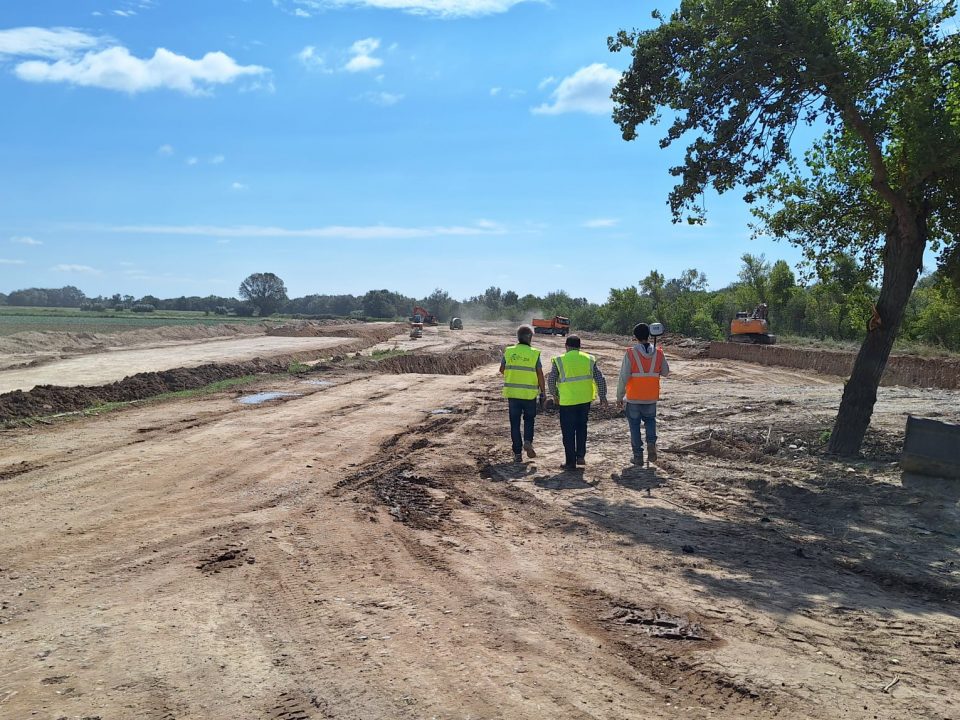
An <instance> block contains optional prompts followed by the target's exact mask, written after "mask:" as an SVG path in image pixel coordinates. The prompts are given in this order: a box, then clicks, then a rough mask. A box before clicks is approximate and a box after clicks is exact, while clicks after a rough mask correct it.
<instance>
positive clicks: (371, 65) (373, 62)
mask: <svg viewBox="0 0 960 720" xmlns="http://www.w3.org/2000/svg"><path fill="white" fill-rule="evenodd" d="M379 47H380V39H379V38H364V39H363V40H357V41H356V42H355V43H354V44H353V45H351V46H350V54H351V55H353V57H352V58H350V60H349V61H348V62H347V64H346V65H344V66H343V69H344V70H346V71H347V72H365V71H367V70H374V69H376V68H378V67H380V66H381V65H383V60H381V59H380V58H377V57H373V53H375V52H376V51H377V48H379Z"/></svg>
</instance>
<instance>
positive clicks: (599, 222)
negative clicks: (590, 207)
mask: <svg viewBox="0 0 960 720" xmlns="http://www.w3.org/2000/svg"><path fill="white" fill-rule="evenodd" d="M619 224H620V221H619V220H618V219H617V218H596V219H594V220H587V221H586V222H585V223H584V224H583V227H585V228H611V227H616V226H617V225H619Z"/></svg>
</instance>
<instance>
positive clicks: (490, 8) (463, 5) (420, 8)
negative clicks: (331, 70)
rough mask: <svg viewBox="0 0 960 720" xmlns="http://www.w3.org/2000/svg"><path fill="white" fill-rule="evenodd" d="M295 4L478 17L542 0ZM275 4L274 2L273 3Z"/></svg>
mask: <svg viewBox="0 0 960 720" xmlns="http://www.w3.org/2000/svg"><path fill="white" fill-rule="evenodd" d="M293 1H294V3H295V4H297V5H299V6H302V7H306V8H310V9H312V10H322V9H326V8H343V7H370V8H378V9H381V10H400V11H402V12H407V13H411V14H413V15H434V16H437V17H444V18H455V17H479V16H482V15H494V14H496V13H503V12H507V11H508V10H510V9H511V8H512V7H514V6H515V5H520V4H521V3H525V2H536V3H542V2H545V0H293ZM275 4H276V3H275Z"/></svg>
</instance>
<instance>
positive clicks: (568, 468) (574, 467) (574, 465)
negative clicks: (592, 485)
mask: <svg viewBox="0 0 960 720" xmlns="http://www.w3.org/2000/svg"><path fill="white" fill-rule="evenodd" d="M560 469H561V470H578V469H579V468H577V466H576V464H573V465H568V464H567V463H564V464H563V465H561V466H560Z"/></svg>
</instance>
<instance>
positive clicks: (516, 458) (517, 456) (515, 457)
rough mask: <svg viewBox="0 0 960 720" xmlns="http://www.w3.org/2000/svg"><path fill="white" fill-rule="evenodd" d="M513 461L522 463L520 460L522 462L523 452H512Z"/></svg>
mask: <svg viewBox="0 0 960 720" xmlns="http://www.w3.org/2000/svg"><path fill="white" fill-rule="evenodd" d="M513 461H514V462H515V463H522V462H523V454H522V453H514V454H513Z"/></svg>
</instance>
